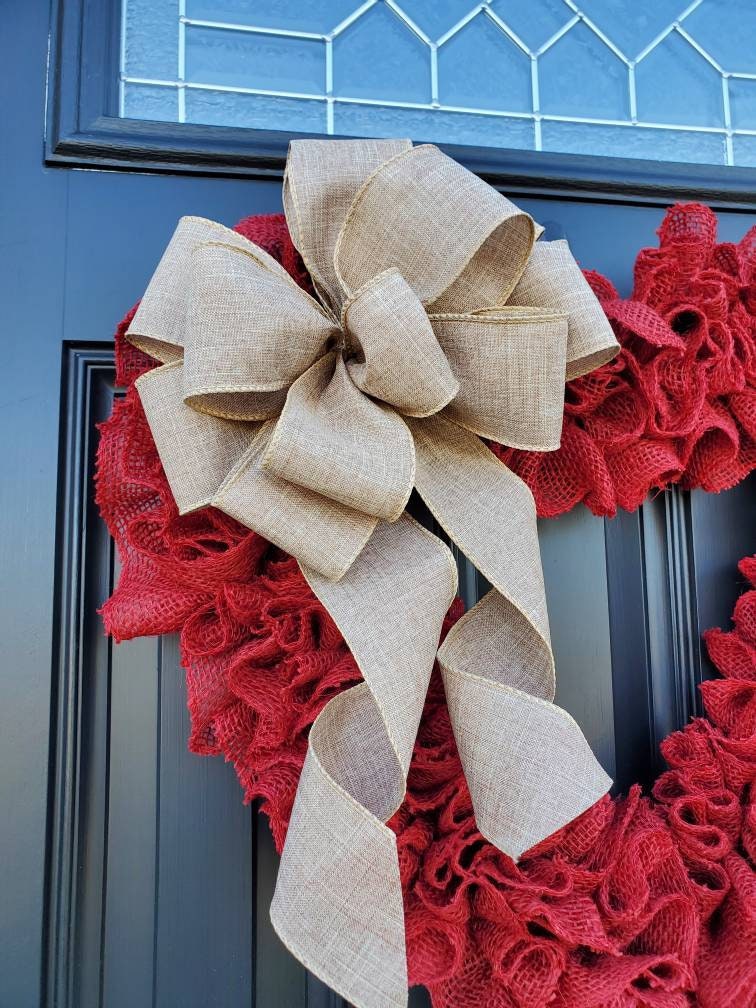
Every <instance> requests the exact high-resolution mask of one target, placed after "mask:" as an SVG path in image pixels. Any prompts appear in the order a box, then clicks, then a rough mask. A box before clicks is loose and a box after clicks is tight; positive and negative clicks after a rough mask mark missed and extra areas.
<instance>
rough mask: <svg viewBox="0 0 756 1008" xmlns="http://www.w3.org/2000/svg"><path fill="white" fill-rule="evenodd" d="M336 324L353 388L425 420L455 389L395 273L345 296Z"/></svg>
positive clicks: (414, 301)
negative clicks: (343, 342) (346, 345)
mask: <svg viewBox="0 0 756 1008" xmlns="http://www.w3.org/2000/svg"><path fill="white" fill-rule="evenodd" d="M342 325H343V327H344V330H345V331H346V334H347V338H348V340H349V344H350V347H351V348H352V350H353V351H354V356H352V357H351V359H349V360H348V361H347V369H348V371H349V374H350V375H351V378H352V381H353V382H354V384H355V385H356V386H357V387H358V388H360V389H362V391H363V392H366V393H367V394H368V395H371V396H374V397H375V398H377V399H381V400H383V402H387V403H390V404H391V405H392V406H395V407H396V409H398V410H399V412H400V413H404V414H405V416H413V417H421V416H430V415H431V414H432V413H437V412H438V411H439V410H441V409H443V408H444V406H446V405H447V403H449V402H451V400H452V399H453V398H454V396H455V395H456V394H457V392H458V391H459V382H458V381H457V379H456V378H455V377H454V375H453V374H452V371H451V368H450V367H449V363H448V361H447V359H446V357H445V356H444V352H443V350H442V349H441V347H440V346H439V345H438V340H437V339H436V337H435V335H434V332H433V328H432V326H431V324H430V321H429V319H428V316H427V315H426V313H425V309H424V308H423V306H422V304H421V303H420V301H419V300H418V298H417V296H416V295H415V294H414V292H413V291H412V288H411V287H410V286H409V284H408V283H407V282H406V280H405V279H404V277H403V276H402V275H401V273H400V272H399V270H398V269H389V270H386V271H385V272H383V273H379V274H378V275H377V276H375V277H373V279H372V280H368V282H367V283H366V284H365V285H364V286H363V287H361V288H360V289H359V290H358V291H357V293H356V294H355V295H354V296H353V297H351V298H350V299H349V300H348V301H347V302H346V304H345V305H344V309H343V311H342Z"/></svg>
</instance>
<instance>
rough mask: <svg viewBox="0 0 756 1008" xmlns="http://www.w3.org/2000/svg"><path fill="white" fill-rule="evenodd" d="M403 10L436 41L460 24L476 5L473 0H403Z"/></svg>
mask: <svg viewBox="0 0 756 1008" xmlns="http://www.w3.org/2000/svg"><path fill="white" fill-rule="evenodd" d="M401 6H402V10H403V11H404V13H405V14H407V16H408V17H410V18H411V19H412V20H413V21H414V22H415V24H416V25H417V26H418V28H420V30H421V31H424V32H425V34H426V35H427V36H428V37H429V38H430V39H432V40H433V41H434V42H435V41H436V39H439V38H441V36H442V35H444V34H445V33H446V32H448V31H449V29H450V28H453V27H454V26H455V25H456V24H458V23H459V22H460V21H461V20H462V18H463V17H464V16H465V15H466V14H469V13H470V11H471V10H472V8H473V7H474V6H475V4H474V3H472V2H471V0H441V2H438V0H437V2H434V3H428V0H402V5H401Z"/></svg>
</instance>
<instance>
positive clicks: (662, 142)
mask: <svg viewBox="0 0 756 1008" xmlns="http://www.w3.org/2000/svg"><path fill="white" fill-rule="evenodd" d="M541 130H542V141H543V149H544V150H548V151H560V152H562V153H568V154H600V155H604V156H606V157H631V158H649V159H650V160H652V161H686V162H691V161H692V162H695V163H703V164H725V163H726V158H727V154H726V150H727V148H726V142H725V134H724V133H723V132H722V133H704V132H694V131H693V130H671V129H654V128H648V127H645V128H644V127H642V126H602V125H597V124H592V123H588V124H586V123H574V122H544V123H543V124H542V127H541Z"/></svg>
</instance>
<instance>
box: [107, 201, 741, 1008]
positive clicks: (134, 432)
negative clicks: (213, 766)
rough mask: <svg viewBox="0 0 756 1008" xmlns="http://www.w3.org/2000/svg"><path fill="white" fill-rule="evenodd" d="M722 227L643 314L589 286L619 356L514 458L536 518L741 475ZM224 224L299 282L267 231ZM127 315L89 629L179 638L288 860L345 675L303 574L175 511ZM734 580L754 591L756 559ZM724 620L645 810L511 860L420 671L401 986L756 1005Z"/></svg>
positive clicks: (607, 812) (593, 822) (545, 998)
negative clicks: (114, 575)
mask: <svg viewBox="0 0 756 1008" xmlns="http://www.w3.org/2000/svg"><path fill="white" fill-rule="evenodd" d="M712 219H713V218H712V216H711V215H710V212H709V211H707V210H705V209H704V208H702V207H695V208H685V207H678V208H675V210H673V211H671V212H670V214H669V215H668V217H667V219H666V221H665V224H664V225H663V228H662V248H661V249H660V250H658V251H657V250H646V251H644V252H642V253H641V255H640V257H639V260H638V264H639V265H638V266H637V268H636V300H630V301H626V302H622V301H619V300H617V299H616V297H614V296H610V295H613V292H611V289H610V285H609V284H608V282H607V281H605V280H603V279H602V278H599V277H597V276H594V277H592V280H593V282H594V284H595V288H596V290H597V291H598V292H599V293H600V296H601V297H602V299H603V303H604V307H605V309H606V310H607V314H609V316H610V318H612V320H613V321H614V323H615V325H616V327H617V332H618V335H619V337H620V340H621V342H622V343H623V353H622V356H621V358H620V361H619V363H617V364H610V365H607V366H606V367H604V368H602V369H600V371H598V372H596V373H595V374H594V375H591V376H589V377H588V378H585V379H580V380H579V381H577V382H573V383H572V385H571V387H570V390H569V393H568V396H569V407H568V416H567V420H566V425H565V433H566V437H565V442H564V447H563V448H562V449H561V450H560V451H559V452H557V453H554V455H553V456H539V457H538V458H539V460H542V461H540V465H536V464H535V463H534V462H533V460H532V457H531V456H529V455H527V454H526V453H516V456H515V457H514V458H512V455H511V453H506V457H507V458H509V459H510V461H511V464H513V465H515V466H516V467H517V468H518V470H519V471H520V473H521V475H523V476H526V477H527V478H528V480H529V482H531V486H532V487H533V489H534V492H535V493H536V498H537V500H538V502H539V509H540V510H541V512H542V513H547V514H551V513H557V512H559V511H563V510H566V509H567V508H568V507H571V506H573V505H574V504H575V503H576V502H577V501H578V500H580V499H584V500H585V501H586V503H588V504H589V506H591V507H592V508H593V509H594V510H595V511H597V512H599V513H610V512H612V511H613V510H614V508H615V506H616V503H620V504H623V505H625V506H634V505H635V504H637V503H638V501H639V499H640V498H642V497H643V496H644V495H645V493H646V491H647V490H648V488H649V486H654V485H659V484H661V483H663V482H666V481H667V480H668V479H683V480H684V481H685V484H686V485H705V486H707V487H709V488H717V489H719V488H722V487H724V486H729V485H731V484H732V483H734V482H736V481H737V480H738V479H741V478H742V477H743V476H744V475H745V473H746V472H747V471H748V470H749V469H751V468H753V465H754V457H753V451H754V441H753V435H754V412H755V407H754V391H753V383H754V365H755V361H754V346H753V336H752V332H753V330H752V329H749V328H748V327H749V326H752V325H753V319H754V312H755V310H756V305H754V303H753V290H751V292H750V297H751V302H750V303H749V295H748V292H747V282H746V280H745V274H744V272H743V271H744V270H746V269H747V268H748V263H750V264H751V266H750V268H753V263H754V245H755V243H756V236H754V235H753V234H752V235H751V238H750V239H749V240H744V242H742V243H741V245H740V246H738V247H735V246H714V245H713V234H712V232H711V227H710V222H711V220H712ZM707 228H708V230H707ZM239 230H241V231H242V232H243V233H245V234H246V235H247V236H248V237H250V238H253V239H254V240H256V241H258V242H259V243H260V244H263V245H264V246H265V247H266V248H267V249H268V250H269V251H270V252H271V253H272V254H274V255H276V256H277V257H278V258H279V259H280V260H281V261H282V262H283V263H284V265H285V266H286V267H287V268H288V269H289V271H290V272H291V273H292V274H293V275H294V276H295V277H296V278H297V279H298V280H299V281H300V282H301V283H303V284H306V283H307V277H306V275H305V274H304V272H303V270H302V267H301V263H299V261H298V259H297V257H296V253H295V252H294V250H293V248H292V246H291V244H290V242H289V241H288V238H287V235H286V232H285V228H284V226H283V223H282V218H279V217H268V218H250V219H249V220H247V221H244V222H242V224H241V225H240V226H239ZM681 234H682V240H681V239H680V237H679V236H680V235H681ZM692 236H695V240H694V239H693V237H692ZM707 236H708V237H707ZM704 250H705V251H704ZM694 262H695V266H694ZM675 263H677V264H678V265H677V266H674V264H675ZM681 264H682V265H681ZM685 264H687V266H686V265H685ZM683 267H685V268H683ZM676 270H677V272H675V271H676ZM738 276H740V279H739V280H738V279H737V277H738ZM673 282H674V283H675V284H676V285H677V286H676V293H673V292H672V289H671V288H672V285H673ZM639 292H643V298H644V301H646V302H647V303H646V304H644V303H643V301H641V300H640V296H639ZM605 295H606V296H605ZM651 303H653V305H655V306H656V307H657V309H658V310H659V311H660V312H661V315H663V316H664V318H662V317H660V315H657V314H655V313H654V312H653V311H652V310H651V308H650V307H649V305H650V304H651ZM675 306H676V307H675ZM715 306H718V307H716V310H715ZM129 317H130V316H127V319H126V320H124V323H122V324H121V327H120V328H119V332H118V334H117V338H116V350H117V368H118V380H119V382H120V383H122V384H124V385H126V386H127V391H126V395H125V397H124V398H123V399H122V400H119V401H118V402H117V403H116V405H115V408H114V411H113V415H112V417H111V418H110V420H108V421H107V422H106V423H105V424H104V425H103V427H102V439H101V442H100V448H99V454H98V472H97V500H98V503H99V506H100V509H101V511H102V514H103V517H104V518H105V520H106V522H107V523H108V527H109V528H110V530H111V532H112V534H113V536H114V538H115V540H116V543H117V546H118V549H119V553H120V556H121V559H122V562H123V569H122V574H121V578H120V581H119V584H118V587H117V588H116V590H115V592H114V594H113V596H112V598H111V599H110V600H109V601H108V602H107V603H106V604H105V606H104V609H103V614H104V619H105V624H106V627H107V630H108V632H109V633H111V634H112V635H113V636H114V637H115V638H116V640H123V639H125V638H130V637H135V636H141V635H147V634H161V633H170V632H174V631H178V632H180V635H181V658H182V663H183V665H184V667H185V668H186V673H187V687H188V697H189V709H190V712H191V717H192V733H191V738H190V743H189V745H190V749H191V750H192V751H193V752H196V753H201V754H207V755H211V754H212V755H221V754H222V755H223V756H224V757H225V758H226V759H227V760H230V761H231V762H232V763H233V764H234V766H235V768H236V771H237V773H238V775H239V779H240V781H241V783H242V786H243V788H244V793H245V797H246V799H247V800H253V799H261V800H262V807H263V809H264V811H265V812H266V813H267V815H268V817H269V819H270V823H271V828H272V830H273V835H274V837H275V841H276V844H277V846H278V847H279V848H280V847H281V846H282V844H283V840H284V837H285V833H286V826H287V822H288V817H289V814H290V811H291V806H292V802H293V798H294V793H295V790H296V786H297V780H298V777H299V772H300V769H301V766H302V762H303V759H304V754H305V748H306V740H307V732H308V730H309V727H310V725H311V724H312V722H313V720H314V718H315V717H316V716H317V714H318V713H319V711H320V710H321V709H322V707H323V706H324V705H325V703H326V702H327V701H328V700H329V699H330V697H332V696H333V695H334V694H335V693H338V692H339V691H341V690H342V689H344V688H345V687H347V686H350V685H352V684H354V683H355V682H357V681H358V680H359V673H358V670H357V667H356V665H355V663H354V661H353V659H352V656H351V655H350V653H349V651H348V649H347V647H346V645H345V643H344V641H343V640H342V638H341V636H340V634H339V632H338V630H337V629H336V627H335V625H334V624H333V622H332V620H331V619H330V617H329V616H328V614H327V613H326V611H325V610H324V609H323V607H322V606H321V605H320V603H319V602H318V601H317V599H316V598H315V597H314V596H313V595H312V593H311V591H310V590H309V588H308V586H307V584H306V583H305V581H304V579H303V578H302V576H301V574H300V573H299V570H298V567H297V565H296V562H295V561H294V560H292V559H291V558H289V557H287V556H285V555H284V554H282V553H281V552H280V551H278V550H277V549H275V548H273V547H271V546H270V545H269V544H268V543H266V542H265V541H264V540H263V539H261V538H260V537H259V536H258V535H256V534H255V533H254V532H250V531H248V530H247V529H244V528H243V527H242V526H240V525H238V524H237V523H236V522H234V521H233V520H232V519H230V518H227V517H226V516H225V515H223V514H221V513H220V512H217V511H215V510H213V509H205V510H203V511H201V512H198V513H196V514H193V515H189V516H185V517H179V516H178V515H177V512H176V508H175V505H174V502H173V498H172V496H171V493H170V490H169V488H168V484H167V482H166V479H165V476H164V473H163V470H162V467H161V465H160V462H159V459H158V457H157V453H156V451H155V447H154V444H153V441H152V437H151V435H150V432H149V428H148V426H147V423H146V420H145V418H144V414H143V412H142V409H141V404H140V402H139V398H138V396H137V394H136V391H135V389H134V388H133V380H134V378H135V377H136V376H137V375H138V374H139V373H141V372H142V371H143V370H145V369H147V368H149V367H151V366H153V365H154V362H153V361H151V360H150V359H149V358H146V357H144V356H143V355H141V354H140V353H138V352H137V351H135V350H133V349H132V348H131V347H129V345H128V344H126V342H125V341H124V339H123V332H124V330H125V325H126V323H127V321H128V318H129ZM665 318H666V319H671V320H672V321H673V324H675V325H676V326H677V329H678V330H680V332H678V333H675V332H674V331H673V329H672V328H670V326H669V325H667V323H666V322H665V321H664V319H665ZM679 344H682V346H681V345H679ZM589 404H590V405H589ZM749 411H750V412H749ZM749 424H750V426H749ZM620 431H621V435H622V436H621V437H620V434H619V432H620ZM574 445H578V447H577V448H575V447H574ZM502 454H505V453H502ZM552 460H553V461H552ZM547 461H548V468H547V465H546V463H547ZM644 464H645V465H646V468H645V469H643V466H644ZM641 474H642V475H641ZM740 569H741V572H742V573H743V575H744V577H746V578H747V579H748V580H750V582H751V583H752V584H753V585H754V586H756V557H754V558H750V559H746V560H743V561H742V562H741V565H740ZM460 612H461V603H459V602H457V603H455V605H454V606H453V607H452V610H451V611H450V613H449V616H448V620H447V624H448V625H451V624H452V623H453V621H454V620H455V619H456V618H458V616H459V615H460ZM734 619H735V627H736V629H735V630H734V631H732V632H730V633H723V632H721V631H719V630H713V631H710V632H709V633H708V634H707V635H706V638H707V644H708V647H709V651H710V654H711V656H712V659H713V660H714V662H715V664H716V665H717V668H718V669H719V671H720V672H721V673H722V676H723V677H724V678H722V679H718V680H715V681H712V682H708V683H706V684H704V686H703V687H702V690H703V695H704V703H705V707H706V712H707V718H699V719H696V720H695V721H693V722H692V723H691V724H690V725H688V726H687V727H686V728H685V729H684V730H683V731H681V732H676V733H674V734H673V735H671V736H670V737H669V738H668V739H667V740H666V741H665V742H664V744H663V747H662V751H663V754H664V756H665V758H666V760H667V762H668V764H669V765H670V767H671V769H670V770H669V771H667V772H666V773H664V774H663V775H662V776H661V777H660V778H659V779H658V781H657V782H656V785H655V787H654V791H653V798H644V797H642V796H641V794H640V789H639V788H637V787H636V788H633V789H632V790H631V792H630V794H629V795H628V796H627V797H626V798H621V799H617V800H612V799H610V798H608V797H607V798H605V799H603V800H602V801H601V802H599V803H598V804H596V805H595V806H594V807H593V808H592V809H590V810H589V811H588V812H586V813H585V814H584V815H583V816H581V817H580V818H579V819H578V820H576V821H575V822H574V823H572V824H571V825H570V826H569V827H567V828H566V829H564V830H562V831H561V832H560V833H558V834H556V835H555V836H553V837H551V838H549V840H547V841H545V842H544V843H543V844H542V845H540V847H539V848H537V849H535V850H534V851H532V852H530V854H529V855H528V856H527V857H526V858H524V859H523V860H522V861H521V862H520V864H519V865H515V864H514V863H513V862H512V861H511V860H510V859H509V858H507V857H506V856H505V855H503V854H501V853H500V852H499V851H497V850H496V849H495V848H494V847H492V846H491V845H490V844H488V843H487V842H486V841H485V840H484V839H483V837H482V836H481V835H480V833H478V831H477V829H476V827H475V822H474V819H473V814H472V807H471V804H470V798H469V794H468V791H467V787H466V784H465V780H464V776H463V774H462V768H461V765H460V762H459V758H458V755H457V752H456V749H455V745H454V740H453V736H452V732H451V727H450V724H449V718H448V713H447V710H446V706H445V702H444V696H443V690H442V687H441V684H440V680H439V678H438V677H437V676H434V680H433V682H432V686H431V690H430V693H429V696H428V700H427V704H426V709H425V713H424V717H423V723H422V725H421V728H420V734H419V737H418V741H417V745H416V748H415V754H414V760H413V764H412V768H411V772H410V779H409V788H408V793H407V798H406V801H405V803H404V805H403V806H402V808H401V809H400V811H399V812H398V813H397V815H396V816H395V818H394V820H392V823H391V825H392V827H393V828H394V830H395V831H396V833H397V837H398V845H399V852H400V863H401V869H402V880H403V885H404V896H405V910H406V932H407V945H408V961H409V970H410V980H411V982H412V983H416V984H417V983H420V984H425V985H427V986H428V987H429V989H430V990H431V993H432V997H433V1003H434V1005H435V1006H436V1008H465V1006H468V1005H469V1006H475V1008H481V1006H484V1008H542V1006H545V1005H554V1006H556V1008H630V1006H636V1005H637V1006H643V1008H683V1006H689V1005H691V1004H699V1005H702V1006H704V1008H753V1006H754V1005H756V874H754V870H753V862H754V859H756V785H755V784H754V781H755V780H756V591H754V590H752V591H749V592H747V593H746V594H745V595H743V596H742V597H741V599H740V600H739V602H738V604H737V606H736V609H735V617H734Z"/></svg>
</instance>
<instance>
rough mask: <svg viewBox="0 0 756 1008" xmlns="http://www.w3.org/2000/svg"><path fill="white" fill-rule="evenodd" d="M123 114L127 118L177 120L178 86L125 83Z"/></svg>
mask: <svg viewBox="0 0 756 1008" xmlns="http://www.w3.org/2000/svg"><path fill="white" fill-rule="evenodd" d="M123 114H124V115H125V116H126V118H127V119H155V120H157V121H158V122H176V120H177V119H178V88H176V87H173V86H172V85H171V86H168V87H155V86H153V85H152V84H125V85H124V88H123Z"/></svg>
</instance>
